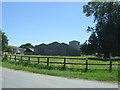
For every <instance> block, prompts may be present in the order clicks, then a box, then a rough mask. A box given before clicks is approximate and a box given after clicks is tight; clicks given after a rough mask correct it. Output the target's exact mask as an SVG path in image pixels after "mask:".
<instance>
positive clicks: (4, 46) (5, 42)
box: [0, 30, 8, 52]
mask: <svg viewBox="0 0 120 90" xmlns="http://www.w3.org/2000/svg"><path fill="white" fill-rule="evenodd" d="M0 35H1V36H0V37H2V38H1V40H0V45H2V52H5V51H6V49H7V46H8V38H7V36H6V35H5V33H4V32H2V31H1V30H0Z"/></svg>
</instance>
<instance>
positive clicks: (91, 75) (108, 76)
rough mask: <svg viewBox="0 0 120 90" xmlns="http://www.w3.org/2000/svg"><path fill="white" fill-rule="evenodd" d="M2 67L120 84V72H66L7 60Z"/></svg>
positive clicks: (54, 67)
mask: <svg viewBox="0 0 120 90" xmlns="http://www.w3.org/2000/svg"><path fill="white" fill-rule="evenodd" d="M2 67H6V68H10V69H15V70H23V71H29V72H33V73H40V74H47V75H54V76H63V77H72V78H80V79H88V80H99V81H109V82H116V83H117V82H118V72H117V71H112V72H108V71H88V72H85V71H84V70H83V71H76V70H71V71H70V70H64V69H63V68H61V67H57V66H46V65H43V64H37V63H29V62H15V61H9V60H6V61H4V62H2Z"/></svg>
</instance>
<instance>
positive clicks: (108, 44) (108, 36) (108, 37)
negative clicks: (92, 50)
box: [83, 0, 120, 58]
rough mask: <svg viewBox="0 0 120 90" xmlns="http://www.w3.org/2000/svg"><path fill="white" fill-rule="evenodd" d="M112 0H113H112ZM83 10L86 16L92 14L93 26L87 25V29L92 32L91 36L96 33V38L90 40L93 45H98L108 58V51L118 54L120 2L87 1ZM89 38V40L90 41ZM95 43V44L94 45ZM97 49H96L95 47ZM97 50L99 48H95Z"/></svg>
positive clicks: (119, 45)
mask: <svg viewBox="0 0 120 90" xmlns="http://www.w3.org/2000/svg"><path fill="white" fill-rule="evenodd" d="M113 1H114V0H113ZM83 12H84V13H85V15H86V16H87V17H89V16H92V15H93V16H94V22H96V26H95V27H88V29H87V31H90V32H92V34H91V37H92V38H94V37H93V35H94V34H96V36H97V39H93V40H92V41H94V42H95V40H97V43H96V44H95V43H92V45H93V46H96V45H97V46H99V47H100V48H101V52H103V53H104V58H109V57H110V53H111V54H112V55H113V56H117V55H120V52H118V51H120V50H119V49H120V42H118V41H119V40H120V37H119V36H118V35H119V34H120V2H105V0H101V2H88V4H87V5H84V6H83ZM91 37H90V38H89V42H90V41H91ZM94 44H95V45H94ZM96 50H97V49H96ZM97 51H99V49H98V50H97Z"/></svg>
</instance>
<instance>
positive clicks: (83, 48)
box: [80, 40, 88, 55]
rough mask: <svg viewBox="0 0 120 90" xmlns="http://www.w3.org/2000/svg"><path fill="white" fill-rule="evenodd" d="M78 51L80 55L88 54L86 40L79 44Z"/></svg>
mask: <svg viewBox="0 0 120 90" xmlns="http://www.w3.org/2000/svg"><path fill="white" fill-rule="evenodd" d="M80 50H81V54H85V55H87V54H88V44H87V40H86V41H85V42H84V43H83V44H81V47H80Z"/></svg>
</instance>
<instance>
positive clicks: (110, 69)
mask: <svg viewBox="0 0 120 90" xmlns="http://www.w3.org/2000/svg"><path fill="white" fill-rule="evenodd" d="M109 71H110V72H111V71H112V61H111V60H110V68H109Z"/></svg>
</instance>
